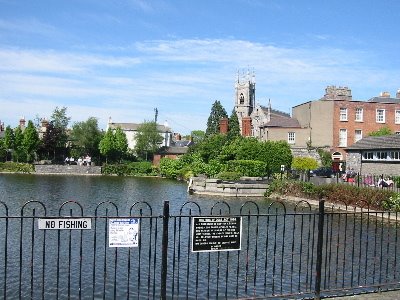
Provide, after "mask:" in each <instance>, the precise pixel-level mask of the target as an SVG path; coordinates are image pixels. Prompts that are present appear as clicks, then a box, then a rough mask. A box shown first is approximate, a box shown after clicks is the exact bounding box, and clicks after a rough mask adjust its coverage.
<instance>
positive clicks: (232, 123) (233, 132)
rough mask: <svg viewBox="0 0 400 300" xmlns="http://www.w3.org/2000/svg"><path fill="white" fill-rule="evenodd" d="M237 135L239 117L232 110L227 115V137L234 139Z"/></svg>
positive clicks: (238, 132) (238, 131) (238, 134)
mask: <svg viewBox="0 0 400 300" xmlns="http://www.w3.org/2000/svg"><path fill="white" fill-rule="evenodd" d="M239 136H240V125H239V119H238V117H237V114H236V111H235V110H232V114H231V116H230V117H229V125H228V139H229V140H234V139H235V138H237V137H239Z"/></svg>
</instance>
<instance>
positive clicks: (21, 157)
mask: <svg viewBox="0 0 400 300" xmlns="http://www.w3.org/2000/svg"><path fill="white" fill-rule="evenodd" d="M14 137H15V139H14V148H12V150H13V153H12V156H13V161H16V162H23V161H25V158H26V157H25V153H24V148H23V146H22V142H23V140H24V134H23V132H22V129H21V127H19V126H18V127H17V128H15V130H14Z"/></svg>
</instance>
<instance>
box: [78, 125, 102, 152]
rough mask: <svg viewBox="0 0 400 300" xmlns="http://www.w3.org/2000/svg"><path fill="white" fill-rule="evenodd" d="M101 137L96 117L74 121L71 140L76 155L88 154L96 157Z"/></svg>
mask: <svg viewBox="0 0 400 300" xmlns="http://www.w3.org/2000/svg"><path fill="white" fill-rule="evenodd" d="M101 139H102V133H101V131H100V129H99V126H98V122H97V118H94V117H89V118H88V119H87V120H86V121H82V122H76V123H74V125H73V126H72V131H71V140H72V144H73V147H74V148H75V150H76V155H78V156H85V155H90V156H91V157H97V158H98V157H99V154H100V152H99V143H100V141H101Z"/></svg>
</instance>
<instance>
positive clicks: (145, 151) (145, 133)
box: [135, 121, 163, 160]
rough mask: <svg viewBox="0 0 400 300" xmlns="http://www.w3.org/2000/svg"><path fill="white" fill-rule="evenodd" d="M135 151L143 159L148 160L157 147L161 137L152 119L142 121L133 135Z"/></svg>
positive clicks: (161, 139)
mask: <svg viewBox="0 0 400 300" xmlns="http://www.w3.org/2000/svg"><path fill="white" fill-rule="evenodd" d="M135 141H136V145H135V152H136V153H137V155H138V156H139V157H141V158H143V159H145V160H148V159H149V158H150V156H152V155H153V154H154V153H155V152H156V151H157V150H158V148H159V144H160V143H161V142H162V141H163V137H162V136H161V135H160V133H159V132H158V130H157V124H156V122H154V121H144V123H143V124H141V125H140V126H139V127H138V129H137V133H136V136H135Z"/></svg>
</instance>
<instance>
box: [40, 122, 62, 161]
mask: <svg viewBox="0 0 400 300" xmlns="http://www.w3.org/2000/svg"><path fill="white" fill-rule="evenodd" d="M62 134H63V133H62V130H61V128H59V127H55V126H54V123H53V122H49V123H48V124H47V125H46V131H45V132H44V133H43V137H42V145H41V146H42V147H41V152H42V155H44V156H45V157H46V158H47V159H50V158H52V159H53V160H55V159H56V150H57V145H58V143H59V141H60V139H62V137H61V135H62Z"/></svg>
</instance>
